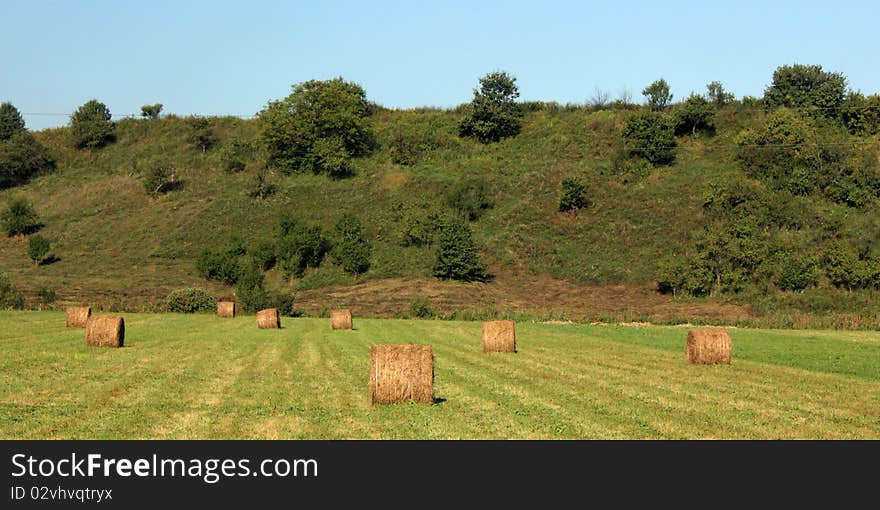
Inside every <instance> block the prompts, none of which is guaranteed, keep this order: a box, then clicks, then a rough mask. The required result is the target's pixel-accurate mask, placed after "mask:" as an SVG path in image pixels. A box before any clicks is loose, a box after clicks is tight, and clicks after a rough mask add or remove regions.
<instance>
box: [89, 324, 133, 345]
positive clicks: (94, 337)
mask: <svg viewBox="0 0 880 510" xmlns="http://www.w3.org/2000/svg"><path fill="white" fill-rule="evenodd" d="M124 342H125V321H124V320H123V318H122V317H89V320H88V321H86V345H94V346H98V347H122V345H123V343H124Z"/></svg>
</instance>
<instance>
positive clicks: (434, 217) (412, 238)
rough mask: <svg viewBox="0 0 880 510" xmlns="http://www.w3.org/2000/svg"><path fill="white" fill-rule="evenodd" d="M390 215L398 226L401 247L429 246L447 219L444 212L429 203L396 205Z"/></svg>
mask: <svg viewBox="0 0 880 510" xmlns="http://www.w3.org/2000/svg"><path fill="white" fill-rule="evenodd" d="M392 213H393V214H394V219H395V220H396V221H397V222H398V223H399V224H400V234H399V242H400V245H401V246H430V245H431V244H432V243H433V242H434V240H435V239H436V238H437V236H438V234H439V233H440V230H441V229H442V228H443V225H444V223H445V222H446V221H447V219H448V214H447V213H446V212H445V211H443V210H442V209H441V208H439V207H438V206H437V205H436V204H434V203H432V202H429V201H423V202H419V203H415V204H413V203H397V204H394V205H393V206H392Z"/></svg>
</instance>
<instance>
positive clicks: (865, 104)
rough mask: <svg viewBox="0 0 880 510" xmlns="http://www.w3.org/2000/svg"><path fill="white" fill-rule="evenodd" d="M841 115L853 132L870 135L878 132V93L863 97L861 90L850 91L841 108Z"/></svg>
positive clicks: (879, 124)
mask: <svg viewBox="0 0 880 510" xmlns="http://www.w3.org/2000/svg"><path fill="white" fill-rule="evenodd" d="M841 117H842V119H843V123H844V125H845V126H846V128H847V129H849V131H850V132H851V133H853V134H856V135H862V136H872V135H876V134H877V133H880V95H878V94H873V95H871V96H868V97H865V96H864V95H863V94H862V93H861V92H850V93H849V94H848V95H847V97H846V101H845V102H844V105H843V109H842V110H841Z"/></svg>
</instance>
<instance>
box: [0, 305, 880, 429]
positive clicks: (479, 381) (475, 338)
mask: <svg viewBox="0 0 880 510" xmlns="http://www.w3.org/2000/svg"><path fill="white" fill-rule="evenodd" d="M125 319H126V338H125V347H124V348H122V349H110V348H94V347H87V346H86V345H85V341H84V332H83V330H82V329H67V328H65V325H64V322H65V321H64V314H63V313H60V312H0V352H2V356H0V438H2V439H88V438H100V439H128V438H133V439H134V438H136V439H154V438H155V439H226V438H256V439H275V438H279V439H282V438H297V439H349V438H350V439H454V438H467V439H545V438H546V439H562V438H583V439H660V438H664V439H665V438H668V439H679V438H732V439H733V438H735V439H740V438H741V439H776V438H779V439H782V438H786V439H787V438H806V439H837V438H840V439H853V438H855V439H880V333H878V332H835V331H777V330H746V329H733V330H731V336H732V338H733V349H734V351H733V356H734V361H733V364H732V365H729V366H690V365H686V364H685V363H684V340H685V336H686V333H687V329H684V328H677V327H622V326H590V325H579V324H577V325H576V324H540V323H519V324H517V349H518V351H519V352H518V353H516V354H502V353H496V354H483V353H482V352H481V350H480V330H481V326H480V323H479V322H455V321H407V320H383V319H360V320H359V319H357V317H356V318H355V321H354V326H355V330H354V331H333V330H331V328H330V321H329V319H304V318H301V319H290V318H285V319H283V320H282V325H283V329H281V330H257V329H256V325H255V320H254V317H252V316H245V317H238V318H235V319H218V318H216V317H213V316H210V315H195V316H192V315H190V316H186V315H174V314H170V315H159V314H155V315H154V314H125ZM399 342H415V343H430V344H432V345H433V346H434V356H435V387H434V394H435V398H436V399H437V403H435V404H434V405H417V404H411V403H408V404H395V405H387V406H375V407H371V406H370V396H369V387H368V379H369V370H368V367H369V356H370V344H372V343H399Z"/></svg>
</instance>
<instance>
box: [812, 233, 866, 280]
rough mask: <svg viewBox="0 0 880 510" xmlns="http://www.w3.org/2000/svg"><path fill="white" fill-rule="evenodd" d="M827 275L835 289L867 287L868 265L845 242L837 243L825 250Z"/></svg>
mask: <svg viewBox="0 0 880 510" xmlns="http://www.w3.org/2000/svg"><path fill="white" fill-rule="evenodd" d="M823 265H824V268H825V275H826V276H827V277H828V279H829V280H830V281H831V283H832V284H833V285H834V286H835V287H840V288H844V289H848V290H854V289H859V288H862V287H865V286H866V285H865V284H866V278H865V277H866V274H867V271H866V269H867V265H866V264H865V262H864V261H863V260H861V259H860V258H859V255H858V253H857V252H856V251H855V250H854V249H853V248H852V247H851V246H849V245H847V244H844V243H843V242H836V243H833V244H831V245H829V246H828V247H827V248H826V249H825V256H824V264H823Z"/></svg>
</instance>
